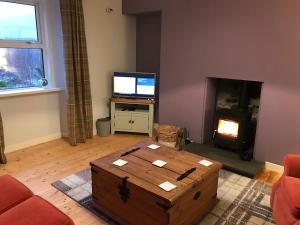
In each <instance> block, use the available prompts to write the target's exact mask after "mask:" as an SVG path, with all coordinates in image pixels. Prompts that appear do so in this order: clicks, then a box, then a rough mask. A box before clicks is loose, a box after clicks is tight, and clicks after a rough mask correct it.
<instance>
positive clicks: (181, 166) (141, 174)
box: [91, 141, 221, 206]
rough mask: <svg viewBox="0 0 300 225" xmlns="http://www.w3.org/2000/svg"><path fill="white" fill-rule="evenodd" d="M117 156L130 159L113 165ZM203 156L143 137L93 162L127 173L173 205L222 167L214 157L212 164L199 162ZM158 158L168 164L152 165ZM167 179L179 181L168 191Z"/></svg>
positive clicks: (97, 166)
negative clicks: (207, 165)
mask: <svg viewBox="0 0 300 225" xmlns="http://www.w3.org/2000/svg"><path fill="white" fill-rule="evenodd" d="M150 144H156V145H159V146H160V147H159V148H158V149H155V150H153V149H150V148H148V147H147V146H149V145H150ZM137 148H138V149H137ZM118 159H122V160H125V161H127V162H128V163H127V164H125V165H124V166H121V167H119V166H117V165H114V164H113V162H115V161H116V160H118ZM203 159H206V158H204V157H200V156H197V155H194V154H191V153H189V152H185V151H177V150H176V149H173V148H169V147H166V146H163V145H160V144H159V143H156V142H153V141H143V142H140V143H138V144H136V145H134V146H133V147H132V148H129V149H126V150H123V151H119V152H116V153H113V154H110V155H108V156H105V157H103V158H100V159H98V160H95V161H93V162H91V165H92V167H93V168H94V169H103V170H105V171H107V172H109V173H111V174H113V175H114V176H117V177H119V178H120V179H122V178H124V177H128V178H127V182H129V183H131V184H133V185H136V186H138V187H139V188H142V189H144V190H145V191H147V192H150V193H151V194H152V195H154V196H156V197H158V198H160V199H161V200H162V201H163V202H164V204H165V205H167V206H172V205H173V204H175V203H176V200H177V199H178V198H179V197H180V196H182V195H183V194H184V193H185V192H188V191H189V190H190V189H192V188H193V187H194V186H195V185H198V184H200V183H201V182H203V180H204V179H207V177H208V176H210V175H211V174H212V173H216V172H218V171H219V169H220V168H221V163H219V162H216V161H212V160H209V161H211V162H213V165H211V166H209V167H205V166H203V165H200V164H199V163H198V162H199V161H200V160H203ZM156 160H162V161H165V162H167V164H166V165H164V166H163V167H161V168H160V167H157V166H154V165H152V163H153V162H154V161H156ZM164 182H170V183H172V184H174V185H176V188H175V189H173V190H171V191H165V190H163V189H161V188H160V187H159V185H160V184H162V183H164Z"/></svg>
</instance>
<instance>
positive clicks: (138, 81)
mask: <svg viewBox="0 0 300 225" xmlns="http://www.w3.org/2000/svg"><path fill="white" fill-rule="evenodd" d="M113 82H114V84H113V96H114V97H134V98H154V97H155V74H154V73H136V72H132V73H130V72H115V73H114V80H113Z"/></svg>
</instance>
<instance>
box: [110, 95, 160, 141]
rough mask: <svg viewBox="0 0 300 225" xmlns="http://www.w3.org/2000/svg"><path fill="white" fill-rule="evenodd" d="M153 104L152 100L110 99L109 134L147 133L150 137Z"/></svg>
mask: <svg viewBox="0 0 300 225" xmlns="http://www.w3.org/2000/svg"><path fill="white" fill-rule="evenodd" d="M154 104H155V101H153V100H146V99H127V98H112V99H111V133H112V134H114V133H115V132H116V131H123V132H135V133H148V134H149V136H150V137H152V133H153V117H154Z"/></svg>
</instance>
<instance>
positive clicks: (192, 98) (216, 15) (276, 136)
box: [123, 0, 300, 163]
mask: <svg viewBox="0 0 300 225" xmlns="http://www.w3.org/2000/svg"><path fill="white" fill-rule="evenodd" d="M154 10H161V11H162V39H161V67H160V69H161V82H160V121H161V122H163V123H174V124H178V125H181V126H185V127H187V128H188V129H189V130H190V133H191V136H192V138H193V139H195V140H196V141H199V142H202V141H203V128H204V119H203V118H204V114H205V107H204V106H205V99H206V96H205V93H207V92H206V90H205V88H206V85H205V83H206V78H207V77H222V78H231V79H246V80H257V81H263V82H264V85H263V89H262V96H261V107H260V113H259V118H258V119H259V121H258V128H257V138H256V145H255V158H256V159H258V160H266V161H270V162H274V163H279V162H281V160H282V157H283V155H284V154H286V153H300V138H299V127H300V120H299V115H300V104H299V102H300V63H299V59H300V41H299V40H300V29H299V27H300V1H299V0H285V1H282V0H245V1H240V0H226V1H217V0H187V1H182V0H161V1H160V0H152V1H151V0H123V11H124V12H125V13H130V14H135V13H142V12H150V11H154Z"/></svg>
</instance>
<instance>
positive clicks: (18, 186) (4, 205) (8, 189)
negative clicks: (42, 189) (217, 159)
mask: <svg viewBox="0 0 300 225" xmlns="http://www.w3.org/2000/svg"><path fill="white" fill-rule="evenodd" d="M0 187H1V188H0V214H2V213H4V212H5V211H7V210H8V209H10V208H12V207H14V206H16V205H18V204H19V203H21V202H23V201H25V200H26V199H28V198H30V197H31V196H33V193H32V192H31V191H30V190H29V189H28V188H27V187H26V186H25V185H24V184H22V183H21V182H19V181H18V180H16V179H15V178H13V177H11V176H9V175H4V176H0Z"/></svg>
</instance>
